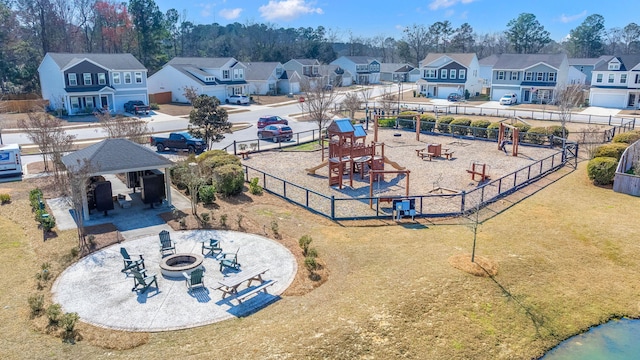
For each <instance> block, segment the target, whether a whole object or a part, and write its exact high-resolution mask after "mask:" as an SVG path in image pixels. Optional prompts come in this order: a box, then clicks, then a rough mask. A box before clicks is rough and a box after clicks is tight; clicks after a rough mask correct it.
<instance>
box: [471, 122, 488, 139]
mask: <svg viewBox="0 0 640 360" xmlns="http://www.w3.org/2000/svg"><path fill="white" fill-rule="evenodd" d="M489 125H491V121H489V120H474V121H472V122H471V127H472V128H474V129H472V131H473V132H474V133H473V136H477V137H481V138H486V137H487V130H486V129H487V127H488V126H489Z"/></svg>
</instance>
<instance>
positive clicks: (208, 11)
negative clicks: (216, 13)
mask: <svg viewBox="0 0 640 360" xmlns="http://www.w3.org/2000/svg"><path fill="white" fill-rule="evenodd" d="M200 16H202V17H205V18H206V17H209V16H211V5H210V4H207V5H204V6H202V10H200Z"/></svg>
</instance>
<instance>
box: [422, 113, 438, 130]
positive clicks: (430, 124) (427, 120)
mask: <svg viewBox="0 0 640 360" xmlns="http://www.w3.org/2000/svg"><path fill="white" fill-rule="evenodd" d="M435 127H436V118H435V117H434V116H433V115H428V114H423V115H420V131H429V132H432V131H433V129H434V128H435Z"/></svg>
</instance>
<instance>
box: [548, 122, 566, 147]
mask: <svg viewBox="0 0 640 360" xmlns="http://www.w3.org/2000/svg"><path fill="white" fill-rule="evenodd" d="M563 129H564V136H563V135H562V132H563V131H562V130H563ZM548 131H549V134H550V135H553V136H555V137H559V138H565V139H568V138H569V130H568V129H567V128H563V127H562V126H560V125H553V126H549V128H548ZM554 144H556V145H558V144H562V141H561V140H554Z"/></svg>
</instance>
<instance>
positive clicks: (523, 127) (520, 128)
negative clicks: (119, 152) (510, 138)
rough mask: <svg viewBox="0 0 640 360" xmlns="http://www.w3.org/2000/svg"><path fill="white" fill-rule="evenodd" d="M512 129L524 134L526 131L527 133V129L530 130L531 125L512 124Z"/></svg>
mask: <svg viewBox="0 0 640 360" xmlns="http://www.w3.org/2000/svg"><path fill="white" fill-rule="evenodd" d="M513 127H514V128H516V129H518V131H519V132H521V133H526V132H527V131H529V129H531V125H527V124H524V123H516V124H513Z"/></svg>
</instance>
